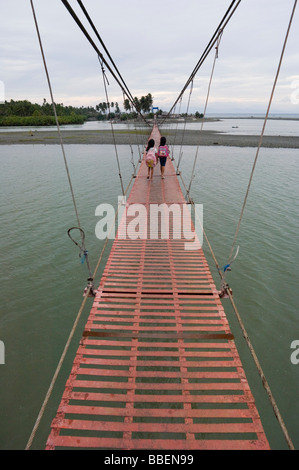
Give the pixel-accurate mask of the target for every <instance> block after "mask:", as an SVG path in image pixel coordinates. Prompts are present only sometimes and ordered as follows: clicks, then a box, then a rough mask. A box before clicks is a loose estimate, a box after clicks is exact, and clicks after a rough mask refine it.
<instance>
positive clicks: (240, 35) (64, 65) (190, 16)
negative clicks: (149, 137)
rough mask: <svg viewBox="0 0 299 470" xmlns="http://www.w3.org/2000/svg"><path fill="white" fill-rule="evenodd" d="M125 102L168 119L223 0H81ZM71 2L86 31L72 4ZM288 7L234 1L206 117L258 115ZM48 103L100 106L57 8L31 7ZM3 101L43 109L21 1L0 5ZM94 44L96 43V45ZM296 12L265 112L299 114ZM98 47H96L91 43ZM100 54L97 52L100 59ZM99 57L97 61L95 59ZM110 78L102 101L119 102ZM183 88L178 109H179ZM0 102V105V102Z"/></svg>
mask: <svg viewBox="0 0 299 470" xmlns="http://www.w3.org/2000/svg"><path fill="white" fill-rule="evenodd" d="M83 3H84V5H85V7H86V9H87V11H88V12H89V14H90V16H91V18H92V20H93V22H94V24H95V26H96V27H97V29H98V31H99V33H100V35H101V37H102V39H103V41H104V42H105V44H106V46H107V48H108V50H109V52H110V54H111V56H112V58H113V59H114V61H115V63H116V65H117V66H118V68H119V70H120V72H121V74H122V76H123V77H124V79H125V81H126V83H127V85H128V88H129V89H130V91H131V93H132V95H133V96H137V97H140V96H142V95H146V94H147V93H151V94H152V95H153V97H154V105H155V106H158V107H159V108H161V109H163V110H165V111H168V110H169V109H170V108H171V107H172V105H173V104H174V102H175V100H176V99H177V97H178V95H179V93H180V91H181V90H182V88H183V86H184V85H185V83H186V80H187V79H188V77H189V76H190V74H191V72H192V71H193V69H194V67H195V65H196V64H197V61H198V60H199V58H200V56H201V54H202V53H203V51H204V49H205V47H206V46H207V44H208V42H209V41H210V39H211V37H212V35H213V34H214V32H215V30H216V28H217V26H218V24H219V23H220V21H221V19H222V17H223V16H224V14H225V12H226V10H227V8H228V7H229V5H230V4H231V0H184V2H183V1H182V0H180V1H179V0H150V1H149V0H126V1H124V0H111V1H107V0H84V1H83ZM70 4H71V5H72V6H73V8H74V9H75V10H76V12H77V13H78V14H79V15H80V18H81V19H82V21H83V22H84V25H85V26H86V27H87V28H88V31H89V32H90V33H91V35H92V37H93V38H95V36H94V34H93V33H92V32H91V29H90V27H88V25H87V21H86V20H85V19H84V16H83V14H82V11H81V9H80V8H79V6H78V4H77V1H75V0H70ZM293 5H294V0H242V1H241V4H240V5H239V7H238V9H237V11H236V12H235V14H234V16H233V17H232V19H231V20H230V22H229V24H228V26H227V27H226V29H225V31H224V34H223V36H222V40H221V44H220V49H219V58H218V59H217V63H216V69H215V74H214V79H213V83H212V88H211V95H210V101H209V106H208V111H207V112H208V113H224V112H231V113H234V112H245V113H258V112H261V113H264V112H265V111H266V109H267V104H268V101H269V97H270V93H271V89H272V85H273V82H274V77H275V73H276V70H277V66H278V61H279V57H280V54H281V50H282V45H283V41H284V38H285V34H286V30H287V26H288V23H289V19H290V15H291V11H292V8H293ZM34 6H35V11H36V15H37V19H38V23H39V28H40V33H41V36H42V41H43V46H44V51H45V56H46V60H47V64H48V69H49V74H50V78H51V83H52V86H53V92H54V98H55V101H56V102H58V103H63V104H64V105H74V106H81V105H83V106H95V105H96V104H97V103H99V102H102V101H105V92H104V87H103V79H102V73H101V68H100V65H99V62H98V58H97V55H96V53H95V51H94V50H93V49H92V47H91V46H90V44H89V43H88V41H87V39H86V38H85V36H84V35H83V33H82V32H81V31H80V29H79V28H78V26H77V25H76V23H75V22H74V20H73V19H72V17H71V16H70V14H69V13H68V11H67V10H66V8H65V6H64V5H63V4H62V2H61V1H60V0H34ZM0 12H1V20H2V21H1V29H0V48H1V54H0V85H1V88H0V91H1V93H2V95H3V94H4V96H2V100H3V98H5V99H6V100H8V101H9V100H10V99H14V100H19V99H28V100H30V101H32V102H36V103H40V104H42V102H43V99H44V98H46V99H47V101H50V95H49V89H48V85H47V81H46V76H45V72H44V68H43V63H42V59H41V53H40V49H39V44H38V40H37V35H36V30H35V26H34V22H33V16H32V10H31V5H30V0H9V1H8V0H1V2H0ZM97 44H98V43H97ZM298 44H299V7H297V11H296V13H295V17H294V21H293V25H292V29H291V33H290V36H289V41H288V45H287V49H286V52H285V57H284V62H283V66H282V69H281V74H280V77H279V82H278V85H277V89H276V93H275V97H274V101H273V106H272V108H271V112H275V113H297V114H299V104H298V102H299V48H298ZM99 49H100V50H101V51H102V50H103V48H102V47H101V46H100V45H99ZM103 52H104V51H103ZM104 55H105V54H104ZM213 59H214V50H213V51H212V52H211V54H210V55H209V57H208V59H207V60H206V61H205V63H204V66H203V67H202V68H200V70H199V72H198V74H197V77H196V79H195V81H194V88H193V92H192V96H191V105H190V111H193V112H194V111H197V110H198V111H200V112H202V111H203V108H204V103H205V97H206V93H207V85H208V80H209V77H210V73H211V68H212V63H213ZM107 76H108V79H109V87H108V94H109V99H110V101H117V102H118V103H119V104H120V107H121V108H122V103H123V95H122V92H121V90H120V88H119V86H118V85H117V84H116V83H115V81H114V79H113V78H112V77H111V76H110V75H109V73H107ZM188 97H189V90H188V91H187V92H186V93H185V95H184V100H183V101H182V105H181V111H182V112H184V111H185V110H186V107H187V99H188ZM0 98H1V97H0Z"/></svg>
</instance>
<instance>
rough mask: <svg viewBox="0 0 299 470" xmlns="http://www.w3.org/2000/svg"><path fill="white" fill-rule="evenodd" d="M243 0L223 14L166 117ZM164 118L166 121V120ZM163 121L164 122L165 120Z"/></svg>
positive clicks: (239, 0)
mask: <svg viewBox="0 0 299 470" xmlns="http://www.w3.org/2000/svg"><path fill="white" fill-rule="evenodd" d="M241 1H242V0H233V1H232V3H231V4H230V6H229V8H228V9H227V11H226V13H225V15H224V16H223V18H222V20H221V22H220V23H219V25H218V27H217V29H216V31H215V33H214V34H213V36H212V38H211V39H210V41H209V43H208V45H207V46H206V48H205V50H204V52H203V53H202V55H201V57H200V59H199V60H198V62H197V64H196V66H195V67H194V69H193V71H192V73H191V74H190V76H189V78H188V80H187V81H186V83H185V85H184V87H183V89H182V90H181V92H180V94H179V95H178V97H177V99H176V100H175V102H174V104H173V105H172V107H171V108H170V110H169V112H168V114H167V116H166V117H165V119H167V118H168V117H169V116H170V114H171V112H172V110H173V108H174V107H175V106H176V104H177V103H178V101H179V100H180V98H181V97H182V96H183V94H184V93H185V91H186V89H187V88H188V86H189V85H190V83H191V81H192V80H193V79H194V77H195V76H196V75H197V73H198V71H199V69H200V67H201V66H202V64H203V63H204V61H205V60H206V58H207V57H208V55H209V53H210V52H211V50H212V49H213V47H214V45H215V44H216V43H217V40H218V37H219V32H220V31H223V30H224V29H225V28H226V26H227V24H228V23H229V21H230V20H231V18H232V16H233V15H234V13H235V11H236V10H237V8H238V6H239V5H240V3H241ZM165 119H164V121H165ZM164 121H163V122H164Z"/></svg>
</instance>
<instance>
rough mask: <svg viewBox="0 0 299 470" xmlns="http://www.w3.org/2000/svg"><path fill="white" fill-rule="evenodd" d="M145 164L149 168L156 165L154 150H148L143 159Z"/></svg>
mask: <svg viewBox="0 0 299 470" xmlns="http://www.w3.org/2000/svg"><path fill="white" fill-rule="evenodd" d="M145 163H146V165H147V166H148V167H149V168H152V167H154V166H155V165H156V156H155V149H154V148H150V149H149V151H148V152H147V154H146V157H145Z"/></svg>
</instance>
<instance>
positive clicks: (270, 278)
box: [0, 120, 299, 449]
mask: <svg viewBox="0 0 299 470" xmlns="http://www.w3.org/2000/svg"><path fill="white" fill-rule="evenodd" d="M228 121H229V122H228ZM240 121H242V123H243V124H244V122H245V121H244V120H240ZM254 121H255V120H254ZM250 122H253V120H252V121H250ZM273 122H274V121H273ZM242 123H241V122H238V123H237V124H236V125H237V126H239V127H238V128H234V129H232V127H230V128H229V126H233V125H234V123H232V121H231V120H227V121H226V122H225V123H224V124H225V126H226V127H227V130H226V132H230V129H232V131H234V130H235V131H238V130H239V129H240V125H243V124H242ZM284 123H286V124H284V125H285V126H286V129H284V132H283V134H284V135H293V134H292V133H293V132H296V127H295V130H294V126H296V125H298V124H297V123H296V122H295V121H290V122H289V121H284ZM215 124H217V123H215ZM224 124H222V125H224ZM276 124H277V123H275V125H276ZM254 125H255V126H258V125H259V126H260V122H259V123H258V122H257V121H255V124H254ZM214 129H215V127H214ZM224 131H225V130H224ZM245 131H246V129H245ZM247 131H248V132H247V133H250V132H251V128H250V126H249V127H248V129H247ZM255 132H256V131H255ZM273 132H274V133H275V132H277V131H273ZM286 132H288V134H286ZM242 133H243V132H242ZM244 133H245V132H244ZM297 135H298V134H297ZM132 149H133V151H134V161H135V163H136V162H137V160H138V156H139V154H138V149H137V148H136V146H132ZM177 151H178V149H175V152H177ZM195 152H196V148H195V147H192V146H186V147H184V153H183V157H182V160H181V164H180V166H181V170H182V175H183V177H184V180H185V181H186V182H187V183H189V179H190V172H191V167H192V164H193V159H194V156H195ZM66 154H67V159H68V164H69V169H70V174H71V178H72V184H73V188H74V193H75V197H76V201H77V205H78V211H79V216H80V219H81V225H82V227H83V228H84V230H85V233H86V245H87V249H88V250H89V259H90V262H91V266H92V269H93V268H94V267H95V264H96V262H97V260H98V258H99V254H100V252H101V249H102V246H103V241H100V240H98V239H97V238H96V236H95V226H96V223H97V221H98V218H97V217H96V216H95V209H96V207H97V206H98V205H99V204H101V203H110V204H113V205H114V206H116V204H117V197H118V195H120V194H121V186H120V179H119V174H118V170H117V164H116V156H115V149H114V147H113V146H109V145H100V146H96V145H67V146H66ZM118 155H119V160H120V166H121V175H122V179H123V181H124V182H125V183H127V182H128V181H129V179H130V177H131V174H132V164H131V149H130V147H129V146H119V147H118ZM175 156H177V155H176V154H175ZM254 157H255V149H249V148H237V147H235V148H233V147H230V148H228V147H218V146H217V148H215V147H200V151H199V155H198V162H197V167H196V176H195V179H194V180H193V183H192V190H191V193H192V198H193V200H194V202H196V203H198V204H203V213H204V215H203V221H204V228H205V230H206V233H207V236H208V238H209V240H210V243H211V245H212V247H213V250H214V252H215V255H216V257H217V259H218V262H219V264H220V265H221V266H224V265H225V264H226V262H227V259H228V256H229V253H230V249H231V246H232V241H233V237H234V234H235V230H236V227H237V223H238V220H239V216H240V211H241V207H242V203H243V199H244V196H245V191H246V188H247V184H248V181H249V175H250V171H251V168H252V164H253V160H254ZM0 163H1V174H0V180H1V182H0V193H1V198H0V213H1V226H0V234H1V273H0V289H1V312H0V341H1V344H2V345H4V346H5V352H4V355H5V357H4V358H2V359H4V360H3V361H2V362H5V363H4V364H1V360H0V449H24V448H25V446H26V444H27V441H28V438H29V436H30V433H31V431H32V428H33V425H34V423H35V420H36V418H37V415H38V413H39V410H40V408H41V405H42V403H43V400H44V397H45V395H46V393H47V391H48V387H49V384H50V382H51V379H52V377H53V374H54V371H55V369H56V366H57V363H58V361H59V359H60V357H61V354H62V351H63V348H64V345H65V343H66V340H67V338H68V335H69V332H70V330H71V328H72V325H73V322H74V320H75V317H76V315H77V313H78V310H79V307H80V305H81V302H82V299H83V297H82V293H83V289H84V287H85V285H86V278H87V277H88V272H87V267H86V264H81V261H80V258H79V256H78V255H79V252H78V249H77V247H76V246H75V245H74V244H73V243H72V242H71V241H70V240H69V238H68V236H67V230H68V229H69V228H70V227H72V226H74V225H76V224H77V222H76V218H75V213H74V208H73V201H72V198H71V193H70V188H69V185H68V180H67V177H66V172H65V167H64V162H63V158H62V153H61V148H60V146H56V145H18V146H17V145H12V146H1V147H0ZM298 180H299V155H298V150H292V149H261V152H260V156H259V159H258V163H257V167H256V170H255V173H254V178H253V182H252V187H251V190H250V193H249V197H248V201H247V205H246V209H245V212H244V217H243V220H242V223H241V226H240V232H239V236H238V245H239V246H240V250H239V255H238V257H237V259H236V261H235V262H234V265H233V269H232V271H231V272H230V273H229V274H228V281H229V283H230V286H231V287H232V289H233V293H234V300H235V302H236V305H237V307H238V310H239V312H240V315H241V317H242V319H243V322H244V324H245V327H246V329H247V332H248V334H249V336H250V338H251V341H252V343H253V346H254V348H255V351H256V353H257V356H258V358H259V360H260V362H261V365H262V367H263V370H264V373H265V376H266V378H267V380H268V382H269V384H270V387H271V390H272V392H273V395H274V397H275V399H276V401H277V404H278V407H279V409H280V412H281V414H282V416H283V419H284V421H285V424H286V427H287V428H288V431H289V433H290V436H291V438H292V440H293V442H294V444H295V447H296V448H299V427H298V418H299V403H298V389H299V364H298V365H297V364H296V363H292V361H291V354H292V352H293V351H294V350H293V349H291V344H292V342H293V341H295V340H299V327H298V306H299V301H298V297H297V293H298V285H299V270H298V266H299V255H298V233H299V222H298V215H299V211H298V209H299V207H298V200H299V185H298ZM165 184H167V180H165ZM111 243H112V242H110V245H111ZM110 245H109V246H110ZM109 246H108V249H107V250H106V251H105V256H104V259H103V262H102V264H101V267H100V270H99V272H98V276H97V279H96V283H98V281H99V278H100V275H101V272H102V269H103V268H104V265H105V261H106V259H107V257H108V254H109ZM203 249H204V251H205V254H206V257H207V259H208V261H209V264H210V266H211V271H212V274H213V276H214V279H215V282H216V284H217V285H219V276H218V274H217V271H216V269H215V268H214V263H213V260H212V258H211V256H210V254H209V250H208V246H207V244H206V242H204V244H203ZM223 303H224V308H225V311H226V313H227V316H228V319H229V322H230V325H231V329H232V332H233V334H234V335H235V338H236V343H237V346H238V349H239V353H240V356H241V359H242V361H243V365H244V368H245V371H246V375H247V378H248V380H249V383H250V386H251V388H252V391H253V393H254V396H255V399H256V403H257V406H258V409H259V412H260V414H261V417H262V421H263V425H264V428H265V431H266V434H267V437H268V439H269V442H270V445H271V447H272V448H273V449H285V448H286V444H285V440H284V437H283V435H282V433H281V431H280V428H279V426H278V424H277V420H276V418H275V417H274V414H273V411H272V408H271V406H270V405H269V401H268V398H267V397H266V393H265V391H264V389H263V387H262V386H261V383H260V379H259V377H258V374H257V372H256V369H255V366H254V364H253V361H252V359H251V356H250V354H249V352H248V348H247V346H246V343H245V341H244V339H243V337H242V334H241V333H240V328H239V326H238V323H237V321H236V319H235V316H234V313H233V311H232V309H231V307H230V303H229V301H228V300H223ZM90 306H91V300H89V301H88V305H87V307H86V309H85V311H84V313H83V317H82V319H81V321H80V323H79V326H78V329H77V331H76V333H75V336H74V340H73V341H72V344H71V347H70V350H69V353H68V354H67V357H66V361H65V363H64V366H63V369H62V372H61V374H60V376H59V378H58V381H57V384H56V386H55V388H54V391H53V394H52V396H51V399H50V402H49V405H48V407H47V409H46V412H45V415H44V417H43V419H42V421H41V423H40V426H39V429H38V432H37V434H36V437H35V440H34V444H33V448H35V449H43V448H44V446H45V441H46V439H47V436H48V434H49V430H50V424H51V420H52V418H53V417H54V415H55V413H56V410H57V406H58V404H59V402H60V399H61V394H62V391H63V389H64V385H65V381H66V379H67V378H68V375H69V372H70V367H71V364H72V361H73V357H74V354H75V351H76V350H77V347H78V342H79V339H80V337H81V333H82V330H83V327H84V324H85V322H86V319H87V316H88V313H89V308H90ZM297 357H299V354H298V355H297ZM0 359H1V358H0ZM293 362H294V361H293Z"/></svg>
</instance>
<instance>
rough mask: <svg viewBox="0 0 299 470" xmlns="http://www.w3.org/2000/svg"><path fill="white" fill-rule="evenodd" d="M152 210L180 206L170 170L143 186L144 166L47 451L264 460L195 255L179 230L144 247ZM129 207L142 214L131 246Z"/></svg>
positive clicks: (245, 391)
mask: <svg viewBox="0 0 299 470" xmlns="http://www.w3.org/2000/svg"><path fill="white" fill-rule="evenodd" d="M151 137H152V138H154V139H155V142H156V147H157V146H158V145H159V141H160V133H159V130H158V128H157V127H156V126H154V128H153V131H152V135H151ZM162 203H165V204H166V206H165V207H166V208H169V207H170V206H171V205H172V204H177V205H180V206H179V207H181V208H182V209H183V208H184V209H186V207H187V204H186V202H185V199H184V197H183V194H182V191H181V188H180V185H179V182H178V179H177V176H176V172H175V169H174V166H173V164H172V162H171V161H170V160H168V162H167V164H166V170H165V179H163V180H162V179H161V177H160V169H159V167H158V166H157V167H156V168H155V170H154V177H153V179H152V180H147V167H146V164H145V162H144V161H142V163H141V166H140V169H139V171H138V174H137V177H136V179H135V182H134V185H133V187H132V190H131V193H130V195H129V198H128V201H127V213H126V215H123V217H122V219H121V222H120V227H119V229H118V234H117V236H116V239H115V240H114V243H113V246H112V250H111V253H110V255H109V259H108V261H107V264H106V267H105V270H104V272H103V276H102V278H101V281H100V285H99V288H98V293H97V295H96V297H95V299H94V302H93V305H92V308H91V311H90V315H89V317H88V321H87V324H86V327H85V330H84V332H83V336H82V340H81V343H80V346H79V348H78V351H77V354H76V357H75V360H74V363H73V368H72V371H71V374H70V377H69V379H68V381H67V384H66V387H65V391H64V394H63V397H62V400H61V403H60V406H59V408H58V412H57V416H56V418H55V419H54V420H53V422H52V430H51V433H50V436H49V437H48V441H47V445H46V448H47V449H58V448H82V449H83V448H85V449H90V448H95V449H100V448H102V449H108V448H109V449H120V450H121V449H136V450H137V449H159V450H170V449H175V450H195V449H269V444H268V441H267V439H266V436H265V434H264V430H263V427H262V424H261V420H260V417H259V413H258V411H257V409H256V406H255V402H254V398H253V396H252V393H251V391H250V388H249V385H248V382H247V380H246V376H245V373H244V370H243V367H242V364H241V361H240V358H239V355H238V352H237V349H236V346H235V342H234V339H233V335H232V334H231V331H230V327H229V324H228V321H227V318H226V315H225V312H224V309H223V307H222V303H221V301H220V299H219V295H218V291H217V289H216V286H215V284H214V282H213V279H212V276H211V273H210V270H209V267H208V264H207V261H206V259H205V256H204V253H203V251H202V249H201V248H199V249H196V250H194V249H186V245H185V243H186V239H185V238H184V237H183V236H180V238H179V236H178V233H177V228H176V227H177V226H178V224H177V223H173V224H169V236H168V237H167V238H163V237H161V236H159V235H161V231H159V230H160V229H159V230H158V237H153V236H152V237H150V236H148V232H149V225H151V228H152V224H153V221H152V220H149V217H150V214H151V211H150V208H151V206H152V205H153V204H162ZM132 204H142V205H143V206H144V207H145V209H146V212H145V213H144V217H143V222H144V223H143V224H139V226H138V228H139V229H140V225H142V226H143V228H144V230H145V234H144V236H141V237H139V238H136V239H132V238H133V237H132V236H131V237H129V236H128V232H129V230H130V229H131V230H133V229H132V223H133V227H135V228H136V215H135V214H129V212H130V211H129V208H130V207H132V208H133V206H131V205H132ZM182 212H183V210H182ZM184 213H185V214H188V213H189V212H188V209H187V211H185V212H184ZM134 216H135V219H134ZM140 217H141V216H140ZM178 217H179V216H178V215H177V214H175V215H174V216H173V220H174V222H175V221H176V222H178V220H177V218H178ZM144 219H146V221H147V223H145V222H146V221H145V220H144ZM140 220H141V219H139V222H140ZM190 223H191V219H190ZM130 224H131V226H130ZM171 225H172V226H171ZM154 232H155V228H154ZM155 233H156V232H155ZM174 235H175V236H174ZM187 242H188V243H192V242H190V240H189V241H187Z"/></svg>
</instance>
